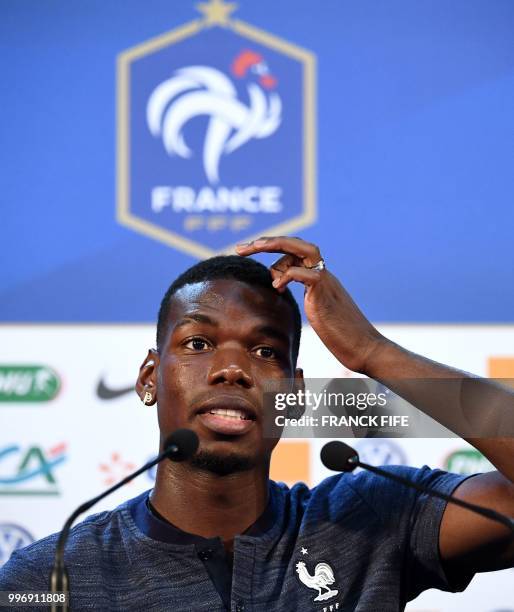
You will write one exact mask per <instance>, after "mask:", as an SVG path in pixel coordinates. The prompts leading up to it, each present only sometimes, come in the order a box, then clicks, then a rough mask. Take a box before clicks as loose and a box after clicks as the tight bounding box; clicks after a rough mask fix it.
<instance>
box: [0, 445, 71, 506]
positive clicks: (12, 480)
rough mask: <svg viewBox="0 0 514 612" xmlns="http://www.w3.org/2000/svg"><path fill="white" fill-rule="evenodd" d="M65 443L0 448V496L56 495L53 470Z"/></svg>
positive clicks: (62, 457) (59, 463) (58, 464)
mask: <svg viewBox="0 0 514 612" xmlns="http://www.w3.org/2000/svg"><path fill="white" fill-rule="evenodd" d="M66 450H67V445H66V443H64V442H62V443H60V444H57V445H56V446H53V447H51V448H49V449H43V448H42V447H41V446H20V445H18V444H11V445H8V446H4V447H0V495H58V494H59V489H58V486H57V485H58V483H57V473H58V470H59V468H60V467H61V466H62V465H63V464H64V463H65V462H66V460H67V455H66Z"/></svg>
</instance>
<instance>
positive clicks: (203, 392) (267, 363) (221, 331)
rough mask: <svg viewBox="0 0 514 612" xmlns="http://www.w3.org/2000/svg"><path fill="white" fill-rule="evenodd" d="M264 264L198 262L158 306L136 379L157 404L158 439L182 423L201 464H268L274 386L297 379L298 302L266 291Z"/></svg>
mask: <svg viewBox="0 0 514 612" xmlns="http://www.w3.org/2000/svg"><path fill="white" fill-rule="evenodd" d="M271 281H272V278H271V274H270V272H269V271H268V269H267V268H266V267H265V266H263V265H262V264H260V263H258V262H256V261H254V260H251V259H245V258H242V257H239V256H221V257H214V258H212V259H208V260H206V261H203V262H201V263H199V264H197V265H195V266H193V267H192V268H190V269H189V270H186V272H184V273H183V274H181V275H180V276H179V277H178V278H177V279H176V280H175V281H174V282H173V283H172V285H171V286H170V287H169V289H168V291H167V292H166V294H165V296H164V298H163V300H162V303H161V307H160V310H159V318H158V324H157V350H156V351H153V350H152V351H150V352H149V354H148V356H147V358H146V360H145V362H144V363H143V365H142V367H141V371H140V375H139V379H138V383H137V386H136V388H137V391H138V393H139V395H140V396H144V394H145V392H150V393H151V395H152V398H153V400H152V403H155V401H157V402H158V414H159V426H160V430H161V439H163V438H164V437H166V436H167V435H168V434H169V433H170V432H171V431H173V430H174V429H177V428H179V427H188V428H191V429H193V430H194V431H196V433H197V434H198V436H199V437H200V450H199V453H198V454H197V458H196V460H195V461H196V465H197V466H198V467H201V468H204V469H207V470H210V471H212V472H217V473H219V474H223V473H230V472H234V471H237V470H244V469H250V468H252V467H253V466H255V465H257V464H264V463H265V462H266V461H269V456H270V454H271V450H272V449H273V447H274V445H275V444H276V439H272V438H269V437H266V436H264V434H263V420H264V410H263V394H264V392H265V391H266V389H267V388H268V387H267V385H268V384H269V383H270V381H278V380H283V379H292V378H301V371H299V370H296V359H297V356H298V348H299V342H300V333H301V316H300V312H299V309H298V305H297V304H296V301H295V300H294V298H293V296H292V294H291V293H290V292H289V290H287V291H286V292H285V293H278V292H277V291H276V290H275V289H273V287H272V286H271Z"/></svg>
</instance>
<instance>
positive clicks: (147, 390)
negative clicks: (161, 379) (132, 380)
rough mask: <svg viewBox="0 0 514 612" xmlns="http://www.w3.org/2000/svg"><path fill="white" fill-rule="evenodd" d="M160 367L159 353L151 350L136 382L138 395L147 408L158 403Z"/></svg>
mask: <svg viewBox="0 0 514 612" xmlns="http://www.w3.org/2000/svg"><path fill="white" fill-rule="evenodd" d="M158 367H159V353H158V352H157V351H156V350H155V349H149V351H148V355H147V356H146V358H145V360H144V361H143V363H142V364H141V367H140V368H139V376H138V377H137V382H136V387H135V388H136V393H137V394H138V395H139V398H140V399H141V401H142V402H143V403H144V404H146V405H147V406H153V405H154V404H155V403H156V402H157V368H158Z"/></svg>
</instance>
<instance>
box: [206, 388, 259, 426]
mask: <svg viewBox="0 0 514 612" xmlns="http://www.w3.org/2000/svg"><path fill="white" fill-rule="evenodd" d="M195 414H196V415H197V416H198V417H199V418H200V419H201V421H202V423H203V424H204V425H205V427H207V429H210V430H211V431H214V432H215V433H220V434H225V435H241V434H244V433H246V432H247V431H249V430H250V429H251V428H252V427H253V426H254V424H255V421H256V420H257V412H256V410H255V408H254V407H253V406H252V405H251V404H250V403H249V402H248V401H247V400H242V399H241V398H235V397H230V396H227V397H215V398H211V399H209V400H207V401H206V402H204V403H202V404H201V405H200V406H198V407H197V408H196V410H195Z"/></svg>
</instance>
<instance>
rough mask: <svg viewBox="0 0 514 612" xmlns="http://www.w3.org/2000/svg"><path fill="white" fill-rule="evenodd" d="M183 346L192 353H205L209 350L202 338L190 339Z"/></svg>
mask: <svg viewBox="0 0 514 612" xmlns="http://www.w3.org/2000/svg"><path fill="white" fill-rule="evenodd" d="M184 346H185V347H186V348H189V349H192V350H193V351H205V350H206V349H208V348H209V344H208V342H207V341H206V340H203V339H202V338H191V340H188V341H187V342H186V343H185V344H184Z"/></svg>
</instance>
